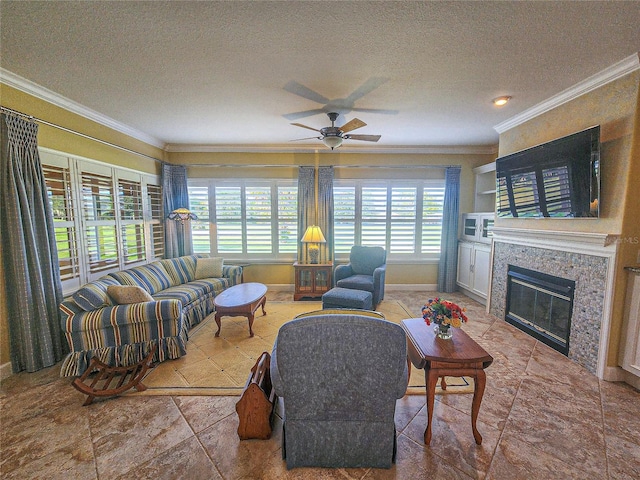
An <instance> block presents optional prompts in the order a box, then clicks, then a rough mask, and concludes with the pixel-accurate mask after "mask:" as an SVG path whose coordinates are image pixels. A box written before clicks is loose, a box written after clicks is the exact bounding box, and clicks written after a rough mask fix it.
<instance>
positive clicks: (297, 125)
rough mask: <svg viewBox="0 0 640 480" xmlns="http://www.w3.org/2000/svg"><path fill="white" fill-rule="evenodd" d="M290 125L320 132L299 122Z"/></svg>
mask: <svg viewBox="0 0 640 480" xmlns="http://www.w3.org/2000/svg"><path fill="white" fill-rule="evenodd" d="M291 125H295V126H296V127H302V128H308V129H309V130H313V131H314V132H320V130H318V129H317V128H313V127H307V126H306V125H303V124H301V123H292V124H291Z"/></svg>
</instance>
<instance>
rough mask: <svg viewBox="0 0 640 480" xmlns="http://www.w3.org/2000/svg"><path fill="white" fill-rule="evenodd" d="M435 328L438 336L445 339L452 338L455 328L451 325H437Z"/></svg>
mask: <svg viewBox="0 0 640 480" xmlns="http://www.w3.org/2000/svg"><path fill="white" fill-rule="evenodd" d="M434 330H435V332H436V337H438V338H442V339H443V340H451V337H452V336H453V328H451V325H436V326H435V328H434Z"/></svg>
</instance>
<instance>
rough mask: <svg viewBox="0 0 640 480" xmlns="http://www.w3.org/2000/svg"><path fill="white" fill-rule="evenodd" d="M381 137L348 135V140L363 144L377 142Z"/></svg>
mask: <svg viewBox="0 0 640 480" xmlns="http://www.w3.org/2000/svg"><path fill="white" fill-rule="evenodd" d="M381 136H382V135H348V136H347V139H349V140H362V141H365V142H377V141H378V140H380V137H381Z"/></svg>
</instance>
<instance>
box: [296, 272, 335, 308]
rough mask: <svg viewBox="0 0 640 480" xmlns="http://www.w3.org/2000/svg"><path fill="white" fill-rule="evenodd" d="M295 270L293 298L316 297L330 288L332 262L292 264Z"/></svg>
mask: <svg viewBox="0 0 640 480" xmlns="http://www.w3.org/2000/svg"><path fill="white" fill-rule="evenodd" d="M293 268H294V270H295V291H294V293H293V299H294V300H296V301H297V300H300V299H301V298H305V297H308V298H318V297H322V295H323V294H325V293H327V292H328V291H329V290H331V275H332V272H333V262H329V263H298V262H295V263H294V264H293Z"/></svg>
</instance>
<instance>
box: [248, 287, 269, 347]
mask: <svg viewBox="0 0 640 480" xmlns="http://www.w3.org/2000/svg"><path fill="white" fill-rule="evenodd" d="M266 303H267V297H266V296H265V297H262V298H261V299H260V300H259V302H258V303H257V304H256V307H255V308H251V311H250V312H249V313H248V314H247V320H249V336H250V337H253V320H254V319H255V312H256V310H258V308H259V307H262V315H266V314H267V312H265V310H264V305H265V304H266Z"/></svg>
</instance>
